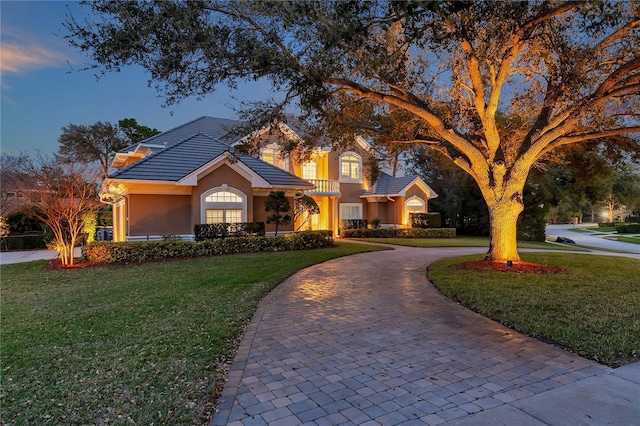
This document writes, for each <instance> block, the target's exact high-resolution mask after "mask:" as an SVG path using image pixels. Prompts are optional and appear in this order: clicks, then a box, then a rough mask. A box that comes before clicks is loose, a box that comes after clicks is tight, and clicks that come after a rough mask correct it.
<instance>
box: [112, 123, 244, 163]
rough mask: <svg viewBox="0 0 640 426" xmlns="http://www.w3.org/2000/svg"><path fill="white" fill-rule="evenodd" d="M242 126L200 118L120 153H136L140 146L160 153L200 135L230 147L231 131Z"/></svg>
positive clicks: (128, 147)
mask: <svg viewBox="0 0 640 426" xmlns="http://www.w3.org/2000/svg"><path fill="white" fill-rule="evenodd" d="M241 124H242V123H241V122H240V121H238V120H231V119H228V118H217V117H200V118H196V119H195V120H191V121H189V122H188V123H184V124H181V125H180V126H178V127H174V128H173V129H170V130H167V131H166V132H162V133H158V134H157V135H154V136H151V137H150V138H148V139H145V140H143V141H140V142H137V143H135V144H132V145H129V146H127V147H126V148H123V149H121V150H120V151H118V152H120V153H123V154H126V153H132V152H135V151H136V149H137V148H138V147H139V146H140V145H142V146H150V147H151V148H152V150H153V151H158V150H159V149H164V148H168V147H171V146H172V145H174V144H176V143H179V142H181V141H183V140H185V139H186V138H188V137H190V136H193V135H195V134H198V133H202V134H204V135H207V136H209V137H211V138H213V139H216V140H217V141H219V142H222V143H226V144H227V145H230V144H231V143H232V142H233V140H232V139H233V138H230V137H229V136H228V134H229V131H230V130H232V129H233V128H234V127H237V126H240V125H241Z"/></svg>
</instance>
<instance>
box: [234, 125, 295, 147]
mask: <svg viewBox="0 0 640 426" xmlns="http://www.w3.org/2000/svg"><path fill="white" fill-rule="evenodd" d="M273 127H275V128H276V129H277V130H279V131H281V132H282V134H283V135H284V136H286V137H287V138H289V139H292V140H295V141H296V142H298V143H302V142H304V141H303V139H302V137H300V135H298V134H297V133H296V132H295V131H293V129H292V128H291V127H289V126H288V125H286V124H285V123H281V122H278V123H275V124H274V125H273V126H265V127H263V128H261V129H259V130H256V131H254V132H252V133H250V134H248V135H247V136H244V137H242V138H240V139H238V140H237V141H236V142H234V143H233V144H231V146H236V145H240V144H245V143H247V142H250V141H251V140H253V139H256V138H258V137H260V136H262V135H263V134H265V133H268V132H270V131H272V130H273Z"/></svg>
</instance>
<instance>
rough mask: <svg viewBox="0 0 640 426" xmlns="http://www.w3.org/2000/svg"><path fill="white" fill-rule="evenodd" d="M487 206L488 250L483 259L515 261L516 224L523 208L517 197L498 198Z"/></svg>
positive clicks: (516, 256)
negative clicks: (488, 224) (488, 225)
mask: <svg viewBox="0 0 640 426" xmlns="http://www.w3.org/2000/svg"><path fill="white" fill-rule="evenodd" d="M487 204H488V207H489V223H490V227H491V229H490V234H489V235H490V242H489V252H488V253H487V256H486V257H485V260H492V261H501V262H502V261H503V262H507V261H509V260H511V261H514V262H517V261H519V260H520V256H519V255H518V244H517V239H516V224H517V221H518V216H520V213H522V211H523V210H524V206H523V204H522V201H520V200H519V199H508V200H500V201H496V202H494V203H487Z"/></svg>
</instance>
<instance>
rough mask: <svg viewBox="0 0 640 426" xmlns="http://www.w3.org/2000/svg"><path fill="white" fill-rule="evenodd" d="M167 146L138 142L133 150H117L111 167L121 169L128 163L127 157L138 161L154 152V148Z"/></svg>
mask: <svg viewBox="0 0 640 426" xmlns="http://www.w3.org/2000/svg"><path fill="white" fill-rule="evenodd" d="M166 147H167V146H166V145H165V144H153V143H138V144H137V145H136V147H135V149H133V150H132V151H131V150H130V151H127V152H116V155H115V156H114V157H113V161H112V162H111V167H114V168H116V169H119V168H121V167H123V166H124V165H125V164H126V163H127V159H129V158H135V159H136V161H137V160H140V159H143V158H144V157H146V156H148V155H149V154H152V153H153V149H154V148H155V149H163V148H166Z"/></svg>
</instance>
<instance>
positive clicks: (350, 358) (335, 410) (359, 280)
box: [210, 247, 640, 426]
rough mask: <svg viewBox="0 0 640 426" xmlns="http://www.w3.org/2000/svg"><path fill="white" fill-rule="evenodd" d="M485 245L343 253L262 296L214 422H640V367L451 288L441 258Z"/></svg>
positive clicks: (279, 423) (235, 423)
mask: <svg viewBox="0 0 640 426" xmlns="http://www.w3.org/2000/svg"><path fill="white" fill-rule="evenodd" d="M485 250H486V249H483V248H463V249H460V248H443V249H416V248H404V247H398V248H396V250H394V251H383V252H375V253H366V254H361V255H356V256H349V257H345V258H341V259H336V260H332V261H329V262H326V263H323V264H320V265H316V266H313V267H310V268H308V269H306V270H303V271H301V272H299V273H297V274H296V275H294V276H293V277H291V278H289V279H288V280H286V281H285V282H284V283H282V284H281V285H280V286H279V287H278V288H276V289H275V290H274V291H273V292H272V293H271V294H270V295H269V296H267V298H266V299H265V300H264V301H263V302H262V303H261V304H260V307H259V309H258V311H257V312H256V314H255V316H254V318H253V320H252V322H251V323H250V325H249V327H248V329H247V332H246V334H245V336H244V338H243V340H242V342H241V344H240V348H239V351H238V353H237V355H236V358H235V360H234V362H233V365H232V367H231V370H230V372H229V376H228V382H227V383H226V386H225V388H224V390H223V392H222V396H221V399H220V405H219V411H218V413H216V414H215V415H214V416H213V418H212V420H211V423H210V424H211V425H226V424H229V425H234V426H236V425H266V424H273V425H284V426H286V425H299V424H309V425H367V426H369V425H380V424H382V425H423V424H427V425H436V424H453V425H499V424H509V425H515V424H517V425H545V424H547V425H571V424H592V425H601V424H617V425H631V424H637V421H638V419H640V363H638V364H632V365H630V366H626V367H623V368H621V369H617V370H612V369H609V368H607V367H604V366H602V365H600V364H597V363H595V362H592V361H588V360H586V359H584V358H581V357H579V356H577V355H573V354H571V353H568V352H566V351H563V350H561V349H558V348H556V347H554V346H551V345H547V344H545V343H541V342H539V341H537V340H535V339H532V338H529V337H527V336H524V335H522V334H519V333H516V332H514V331H512V330H510V329H508V328H506V327H503V326H501V325H499V324H497V323H495V322H494V321H491V320H489V319H486V318H484V317H482V316H480V315H478V314H475V313H473V312H470V311H468V310H467V309H464V308H462V307H461V306H459V305H457V304H455V303H453V302H451V301H450V300H449V299H447V298H446V297H444V296H442V295H441V294H440V293H439V292H438V291H437V290H435V288H434V287H433V286H432V285H431V284H429V283H428V282H427V280H426V278H425V270H426V267H427V265H429V264H430V263H431V262H433V261H435V260H437V259H440V258H443V257H449V256H452V255H459V254H470V253H478V252H483V251H485Z"/></svg>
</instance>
